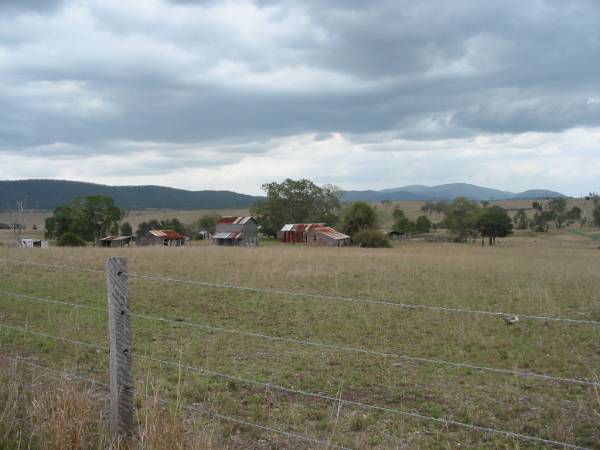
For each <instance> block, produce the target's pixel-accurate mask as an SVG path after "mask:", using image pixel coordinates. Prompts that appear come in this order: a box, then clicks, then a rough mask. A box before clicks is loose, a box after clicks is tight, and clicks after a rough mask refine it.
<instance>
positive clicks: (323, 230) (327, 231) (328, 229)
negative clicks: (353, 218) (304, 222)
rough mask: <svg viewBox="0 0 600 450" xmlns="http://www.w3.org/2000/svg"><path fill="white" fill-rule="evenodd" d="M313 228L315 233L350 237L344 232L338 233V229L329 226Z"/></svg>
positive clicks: (339, 237)
mask: <svg viewBox="0 0 600 450" xmlns="http://www.w3.org/2000/svg"><path fill="white" fill-rule="evenodd" d="M313 230H314V231H315V232H316V233H321V234H324V235H326V236H329V237H332V238H334V239H338V240H341V239H350V236H348V235H347V234H344V233H340V232H339V231H338V230H336V229H334V228H331V227H319V228H313Z"/></svg>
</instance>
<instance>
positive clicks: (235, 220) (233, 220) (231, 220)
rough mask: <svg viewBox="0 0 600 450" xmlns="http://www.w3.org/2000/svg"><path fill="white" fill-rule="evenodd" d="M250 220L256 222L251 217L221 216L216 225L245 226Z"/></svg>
mask: <svg viewBox="0 0 600 450" xmlns="http://www.w3.org/2000/svg"><path fill="white" fill-rule="evenodd" d="M250 220H254V221H255V222H256V220H255V219H254V217H252V216H223V217H221V218H220V219H219V221H218V222H217V224H236V225H238V224H239V225H245V224H247V223H248V222H250Z"/></svg>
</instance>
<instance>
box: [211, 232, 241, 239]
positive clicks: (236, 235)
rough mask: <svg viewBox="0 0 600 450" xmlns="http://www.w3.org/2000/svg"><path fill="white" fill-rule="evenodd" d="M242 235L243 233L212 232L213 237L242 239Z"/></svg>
mask: <svg viewBox="0 0 600 450" xmlns="http://www.w3.org/2000/svg"><path fill="white" fill-rule="evenodd" d="M243 237H244V233H241V232H238V233H224V232H220V233H215V234H213V239H242V238H243Z"/></svg>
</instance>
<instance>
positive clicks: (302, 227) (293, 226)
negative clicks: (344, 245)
mask: <svg viewBox="0 0 600 450" xmlns="http://www.w3.org/2000/svg"><path fill="white" fill-rule="evenodd" d="M324 226H325V224H324V223H288V224H285V225H284V226H283V228H282V229H281V231H308V230H312V229H313V228H322V227H324Z"/></svg>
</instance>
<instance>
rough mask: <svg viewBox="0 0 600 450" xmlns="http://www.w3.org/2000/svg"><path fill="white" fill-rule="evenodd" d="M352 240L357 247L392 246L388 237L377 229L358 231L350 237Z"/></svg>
mask: <svg viewBox="0 0 600 450" xmlns="http://www.w3.org/2000/svg"><path fill="white" fill-rule="evenodd" d="M352 242H353V243H354V245H358V246H359V247H371V248H389V247H391V246H392V244H391V243H390V240H389V239H388V237H387V236H386V235H385V234H383V233H382V232H381V231H377V230H362V231H359V232H358V233H356V234H355V235H354V236H353V237H352Z"/></svg>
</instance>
